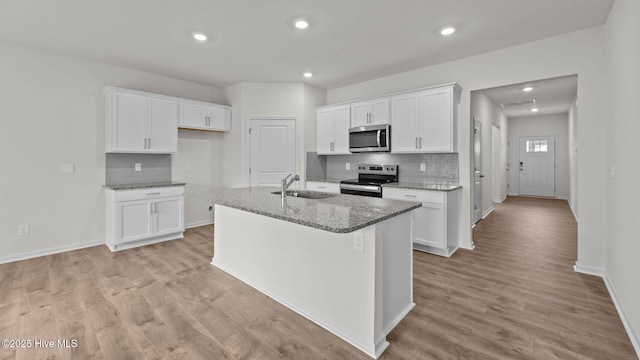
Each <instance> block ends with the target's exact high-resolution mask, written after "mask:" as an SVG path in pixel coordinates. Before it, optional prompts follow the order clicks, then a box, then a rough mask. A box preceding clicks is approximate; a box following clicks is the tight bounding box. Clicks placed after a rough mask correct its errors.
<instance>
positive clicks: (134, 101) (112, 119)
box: [105, 87, 178, 154]
mask: <svg viewBox="0 0 640 360" xmlns="http://www.w3.org/2000/svg"><path fill="white" fill-rule="evenodd" d="M105 100H106V102H105V110H106V121H105V123H106V144H105V151H106V152H114V153H117V152H121V153H159V154H168V153H175V152H176V151H177V149H178V130H177V123H178V102H177V101H175V100H171V99H167V98H163V97H160V96H158V97H155V96H153V95H152V94H146V93H141V92H136V91H132V90H126V89H117V88H110V87H107V88H105Z"/></svg>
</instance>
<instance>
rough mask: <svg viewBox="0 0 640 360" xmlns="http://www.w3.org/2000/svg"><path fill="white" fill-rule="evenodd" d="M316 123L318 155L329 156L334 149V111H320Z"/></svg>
mask: <svg viewBox="0 0 640 360" xmlns="http://www.w3.org/2000/svg"><path fill="white" fill-rule="evenodd" d="M316 122H317V123H316V130H317V131H316V151H317V152H318V155H329V154H331V150H332V149H333V134H334V130H333V110H331V109H322V110H318V112H317V118H316Z"/></svg>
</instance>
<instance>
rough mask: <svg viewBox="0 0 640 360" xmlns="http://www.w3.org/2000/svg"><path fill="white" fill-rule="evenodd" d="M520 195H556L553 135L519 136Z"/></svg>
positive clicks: (554, 143)
mask: <svg viewBox="0 0 640 360" xmlns="http://www.w3.org/2000/svg"><path fill="white" fill-rule="evenodd" d="M518 161H519V168H520V195H529V196H549V197H555V195H556V142H555V136H531V137H529V136H528V137H521V138H520V159H519V160H518Z"/></svg>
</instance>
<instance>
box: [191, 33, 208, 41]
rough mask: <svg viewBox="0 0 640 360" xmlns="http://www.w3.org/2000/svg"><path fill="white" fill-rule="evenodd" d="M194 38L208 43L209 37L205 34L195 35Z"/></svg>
mask: <svg viewBox="0 0 640 360" xmlns="http://www.w3.org/2000/svg"><path fill="white" fill-rule="evenodd" d="M193 38H194V39H196V40H198V41H207V35H205V34H203V33H194V34H193Z"/></svg>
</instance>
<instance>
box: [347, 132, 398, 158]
mask: <svg viewBox="0 0 640 360" xmlns="http://www.w3.org/2000/svg"><path fill="white" fill-rule="evenodd" d="M390 150H391V126H390V125H370V126H358V127H354V128H351V129H349V151H351V152H352V153H357V152H383V151H390Z"/></svg>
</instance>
